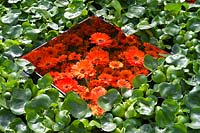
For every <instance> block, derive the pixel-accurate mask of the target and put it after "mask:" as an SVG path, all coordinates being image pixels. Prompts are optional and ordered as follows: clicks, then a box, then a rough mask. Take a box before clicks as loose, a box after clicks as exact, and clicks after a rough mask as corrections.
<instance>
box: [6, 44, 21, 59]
mask: <svg viewBox="0 0 200 133" xmlns="http://www.w3.org/2000/svg"><path fill="white" fill-rule="evenodd" d="M4 54H5V55H8V56H11V57H13V58H14V57H20V56H21V55H22V54H23V50H22V48H21V47H20V46H16V45H13V46H11V47H10V48H9V49H8V50H7V51H6V52H4Z"/></svg>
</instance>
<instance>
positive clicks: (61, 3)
mask: <svg viewBox="0 0 200 133" xmlns="http://www.w3.org/2000/svg"><path fill="white" fill-rule="evenodd" d="M54 4H55V5H56V6H58V7H65V6H67V5H68V4H69V1H68V0H56V1H55V2H54Z"/></svg>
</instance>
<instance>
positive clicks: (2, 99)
mask: <svg viewBox="0 0 200 133" xmlns="http://www.w3.org/2000/svg"><path fill="white" fill-rule="evenodd" d="M5 94H6V93H5ZM0 107H4V108H8V107H7V102H6V98H5V96H3V95H2V94H1V95H0Z"/></svg>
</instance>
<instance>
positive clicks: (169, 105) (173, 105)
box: [162, 99, 179, 113]
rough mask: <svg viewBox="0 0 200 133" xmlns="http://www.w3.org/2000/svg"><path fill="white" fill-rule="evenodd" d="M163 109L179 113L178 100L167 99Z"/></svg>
mask: <svg viewBox="0 0 200 133" xmlns="http://www.w3.org/2000/svg"><path fill="white" fill-rule="evenodd" d="M162 108H163V109H167V110H169V111H170V112H172V113H177V112H178V111H179V105H178V102H177V101H176V100H173V99H166V100H164V101H163V103H162Z"/></svg>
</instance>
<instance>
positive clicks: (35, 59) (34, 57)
mask: <svg viewBox="0 0 200 133" xmlns="http://www.w3.org/2000/svg"><path fill="white" fill-rule="evenodd" d="M22 58H23V59H26V60H28V61H30V62H31V63H32V64H33V65H35V66H36V65H37V64H38V63H39V61H40V60H41V59H42V58H44V53H43V52H42V51H40V50H34V51H32V52H31V53H28V54H26V55H24V56H23V57H22Z"/></svg>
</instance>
